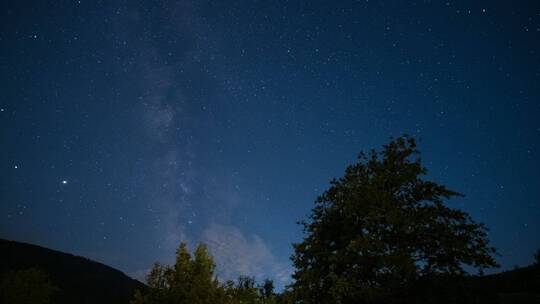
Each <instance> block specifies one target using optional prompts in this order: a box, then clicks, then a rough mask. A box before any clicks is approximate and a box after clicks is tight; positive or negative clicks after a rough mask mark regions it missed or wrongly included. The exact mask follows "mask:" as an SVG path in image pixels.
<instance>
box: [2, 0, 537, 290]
mask: <svg viewBox="0 0 540 304" xmlns="http://www.w3.org/2000/svg"><path fill="white" fill-rule="evenodd" d="M496 2H502V3H496ZM0 88H1V89H0V94H1V95H0V96H1V97H0V147H1V149H0V168H1V171H0V172H1V174H0V218H1V220H0V237H2V238H7V239H13V240H18V241H24V242H30V243H34V244H39V245H42V246H46V247H49V248H53V249H57V250H62V251H66V252H70V253H74V254H77V255H82V256H85V257H89V258H91V259H95V260H97V261H100V262H103V263H106V264H108V265H111V266H113V267H116V268H118V269H120V270H122V271H124V272H125V273H127V274H128V275H131V276H133V277H136V278H139V279H141V278H143V277H144V273H145V272H146V271H147V270H148V269H149V268H150V267H151V265H152V263H153V262H154V261H160V262H166V263H171V262H172V261H173V257H174V250H175V248H176V247H177V245H178V244H179V242H180V241H186V242H188V244H190V245H191V246H193V245H194V244H196V243H197V242H199V241H203V242H205V243H207V244H208V245H209V247H210V250H211V252H212V254H213V255H214V257H215V259H216V262H217V265H218V268H217V270H218V274H219V276H220V278H223V279H225V278H233V277H235V276H236V275H238V274H247V275H253V276H255V277H256V278H257V279H258V280H260V279H262V278H265V277H270V278H273V279H275V280H276V285H277V286H278V287H282V286H283V285H284V284H286V283H287V282H289V275H290V272H291V270H292V268H291V267H292V266H291V263H290V262H289V259H288V258H289V256H290V255H291V253H292V247H291V243H292V242H297V241H300V240H301V237H302V234H301V227H300V226H298V225H297V224H296V221H298V220H301V219H303V218H305V217H306V216H307V215H308V214H309V212H310V209H311V208H312V206H313V201H314V200H315V198H316V196H317V195H318V194H321V193H322V191H324V189H326V188H327V187H328V185H329V181H330V180H331V178H333V177H339V176H340V175H341V174H342V173H343V171H344V168H345V167H346V166H347V165H348V164H350V163H352V162H353V161H354V160H355V157H356V156H357V154H358V153H359V152H360V151H361V150H367V149H371V148H379V147H380V146H381V145H383V144H385V143H387V142H388V141H389V139H390V137H397V136H400V135H402V134H404V133H407V134H410V135H412V136H414V137H416V138H417V139H419V141H420V143H419V149H420V151H421V152H422V158H423V160H424V164H425V166H426V167H427V168H428V170H429V173H428V175H429V178H431V179H433V180H435V181H437V182H440V183H442V184H445V185H447V186H448V187H449V188H451V189H453V190H456V191H459V192H462V193H464V194H465V195H466V196H465V197H464V198H458V199H454V200H452V201H450V202H449V205H450V206H452V207H457V208H461V209H463V210H465V211H467V212H469V213H470V214H471V215H472V217H473V219H475V220H477V221H480V222H484V223H485V224H486V225H487V226H488V227H489V228H490V229H491V231H490V234H489V238H490V239H491V241H492V244H493V245H494V246H496V247H497V248H498V249H499V253H500V256H498V257H497V260H498V262H499V263H501V266H502V269H503V270H504V269H511V268H513V267H514V266H515V265H520V266H524V265H527V264H529V263H531V262H532V260H533V258H532V255H533V252H534V251H535V250H536V249H538V248H540V233H539V232H540V208H539V204H540V193H539V189H540V175H539V173H538V172H539V171H540V2H538V1H529V2H526V1H468V2H465V1H464V2H461V1H460V2H455V1H448V2H446V1H414V2H413V1H375V0H370V1H354V2H352V1H351V2H346V1H343V2H342V1H321V2H317V1H306V2H301V1H215V2H206V1H196V2H191V1H142V0H139V1H113V0H112V1H89V0H86V1H85V0H82V1H2V4H0Z"/></svg>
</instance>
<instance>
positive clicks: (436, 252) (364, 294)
mask: <svg viewBox="0 0 540 304" xmlns="http://www.w3.org/2000/svg"><path fill="white" fill-rule="evenodd" d="M426 173H427V170H426V168H425V167H423V166H422V163H421V159H420V156H419V151H418V150H417V145H416V142H415V140H414V138H411V137H408V136H403V137H400V138H397V139H394V140H392V141H390V143H389V144H387V145H384V146H383V148H382V150H381V151H376V150H372V151H371V152H370V153H368V154H364V153H360V155H359V157H358V161H357V162H356V163H355V164H353V165H350V166H348V167H347V169H346V170H345V174H344V176H343V177H341V178H339V179H334V180H332V181H331V185H330V188H329V189H328V190H326V191H325V192H324V193H323V194H322V195H320V196H319V197H318V198H317V200H316V202H315V207H314V208H313V209H312V214H311V216H310V217H309V218H308V219H307V220H305V221H303V222H301V224H302V225H303V228H304V232H305V238H304V240H303V241H302V242H300V243H298V244H295V245H294V250H295V252H294V255H293V256H292V261H293V264H294V266H295V268H296V271H295V272H294V274H293V279H294V283H293V284H292V286H291V287H292V290H293V293H294V296H295V298H296V300H298V301H301V303H359V302H378V301H381V300H384V299H388V298H389V297H391V296H392V295H393V294H395V293H396V292H397V291H399V290H401V289H402V288H405V287H407V286H409V285H410V284H412V283H414V282H415V281H417V280H419V279H421V278H427V277H433V276H440V275H451V276H461V275H465V274H466V271H465V268H464V267H465V266H466V265H467V266H469V267H472V268H476V269H479V270H480V271H482V270H483V269H484V268H487V267H494V266H497V264H496V262H495V261H494V259H493V258H492V257H491V255H492V254H494V253H495V249H494V248H492V247H490V246H489V244H488V239H487V228H486V227H485V226H484V225H483V224H480V223H476V222H474V221H473V220H472V219H471V217H470V216H469V215H468V214H467V213H465V212H463V211H461V210H457V209H453V208H450V207H448V206H446V205H445V204H444V202H445V201H446V200H448V199H450V198H452V197H457V196H462V195H461V194H460V193H458V192H455V191H452V190H449V189H448V188H446V187H445V186H443V185H440V184H437V183H435V182H433V181H429V180H427V179H426Z"/></svg>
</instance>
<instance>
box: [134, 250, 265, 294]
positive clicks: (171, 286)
mask: <svg viewBox="0 0 540 304" xmlns="http://www.w3.org/2000/svg"><path fill="white" fill-rule="evenodd" d="M214 270H215V264H214V261H213V259H212V257H211V256H210V255H209V254H208V252H207V248H206V246H205V245H204V244H199V245H198V246H197V248H196V249H195V251H194V253H193V255H191V254H190V253H189V250H188V248H187V245H186V244H185V243H181V244H180V246H179V247H178V249H177V251H176V262H175V264H174V266H172V267H170V266H166V265H161V264H159V263H156V264H154V266H153V268H152V270H151V271H150V272H149V274H148V276H147V279H146V280H147V284H148V287H149V290H148V291H147V292H146V294H143V293H142V292H141V291H139V290H137V291H136V292H135V294H134V296H133V299H132V301H131V304H162V303H171V304H172V303H175V304H181V303H190V304H220V303H224V304H240V303H243V304H273V303H275V294H274V291H273V282H272V281H271V280H266V281H265V282H264V284H263V285H261V286H259V287H257V286H256V284H255V279H254V278H252V277H246V276H241V277H239V278H238V280H237V282H236V283H235V282H233V281H227V282H226V283H224V284H220V283H219V282H218V280H217V279H216V277H215V275H214Z"/></svg>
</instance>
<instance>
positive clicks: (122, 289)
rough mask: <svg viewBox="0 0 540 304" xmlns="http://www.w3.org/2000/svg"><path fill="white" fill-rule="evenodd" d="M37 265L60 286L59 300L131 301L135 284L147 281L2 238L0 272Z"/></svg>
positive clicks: (54, 251)
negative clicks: (140, 280)
mask: <svg viewBox="0 0 540 304" xmlns="http://www.w3.org/2000/svg"><path fill="white" fill-rule="evenodd" d="M29 268H36V269H40V270H43V271H45V272H46V273H47V274H48V275H49V276H50V278H51V279H52V281H53V282H54V284H55V285H56V286H58V287H59V288H60V291H59V293H58V294H57V297H55V298H56V300H57V301H58V303H104V304H107V303H111V304H112V303H115V304H122V303H126V304H127V303H129V300H130V299H131V297H132V295H133V292H134V290H135V289H136V288H139V289H144V288H145V285H144V284H142V283H141V282H139V281H137V280H134V279H132V278H130V277H128V276H126V275H125V274H123V273H122V272H120V271H118V270H116V269H114V268H111V267H109V266H106V265H103V264H101V263H98V262H94V261H92V260H89V259H87V258H83V257H79V256H75V255H72V254H68V253H63V252H59V251H56V250H51V249H47V248H44V247H40V246H36V245H30V244H25V243H19V242H14V241H7V240H3V239H0V273H2V274H3V273H6V272H8V271H13V270H21V269H29Z"/></svg>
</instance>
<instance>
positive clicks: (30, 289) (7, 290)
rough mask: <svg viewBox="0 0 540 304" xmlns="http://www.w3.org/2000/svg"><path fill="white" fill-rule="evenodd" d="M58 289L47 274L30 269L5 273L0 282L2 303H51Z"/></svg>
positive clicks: (0, 300)
mask: <svg viewBox="0 0 540 304" xmlns="http://www.w3.org/2000/svg"><path fill="white" fill-rule="evenodd" d="M57 290H58V287H56V286H55V285H54V284H53V283H52V281H51V280H50V278H49V276H48V275H47V273H45V272H44V271H42V270H38V269H34V268H30V269H24V270H18V271H10V272H7V273H5V274H4V275H3V276H2V278H1V281H0V303H10V304H47V303H51V301H52V299H53V296H54V294H55V293H56V292H57Z"/></svg>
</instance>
